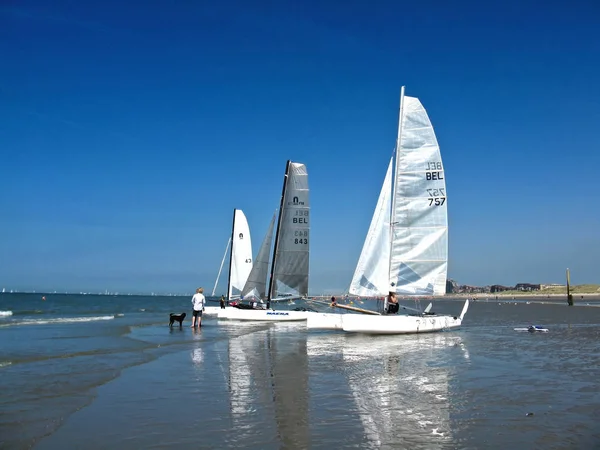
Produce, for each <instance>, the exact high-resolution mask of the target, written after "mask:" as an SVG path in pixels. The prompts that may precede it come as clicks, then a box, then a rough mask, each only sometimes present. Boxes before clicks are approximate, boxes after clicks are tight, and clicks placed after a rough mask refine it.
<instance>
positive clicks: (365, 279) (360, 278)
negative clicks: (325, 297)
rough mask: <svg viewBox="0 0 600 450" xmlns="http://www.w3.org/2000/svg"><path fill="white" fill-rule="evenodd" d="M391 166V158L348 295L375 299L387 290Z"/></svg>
mask: <svg viewBox="0 0 600 450" xmlns="http://www.w3.org/2000/svg"><path fill="white" fill-rule="evenodd" d="M392 165H393V158H392V159H390V164H389V166H388V170H387V173H386V175H385V180H384V182H383V186H382V187H381V192H380V193H379V199H378V200H377V206H376V207H375V213H374V214H373V219H372V220H371V225H370V227H369V232H368V233H367V238H366V239H365V243H364V245H363V249H362V252H361V254H360V258H359V259H358V264H357V266H356V270H355V271H354V276H353V277H352V282H351V283H350V289H349V292H350V294H352V295H360V296H365V297H375V296H378V295H382V294H387V292H388V290H389V286H388V285H389V261H390V217H391V206H392Z"/></svg>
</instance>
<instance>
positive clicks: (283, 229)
mask: <svg viewBox="0 0 600 450" xmlns="http://www.w3.org/2000/svg"><path fill="white" fill-rule="evenodd" d="M308 194H309V190H308V172H307V171H306V166H305V165H304V164H302V163H296V162H292V161H288V162H287V164H286V169H285V176H284V179H283V190H282V193H281V204H280V208H279V216H278V220H277V229H276V232H275V244H274V247H273V257H272V260H271V270H270V272H269V283H268V284H269V287H268V290H267V292H266V308H265V309H240V308H226V309H222V310H220V311H219V314H218V317H219V319H234V320H259V321H263V320H267V321H296V320H306V316H307V314H308V312H307V311H289V310H277V311H275V310H274V309H272V308H271V302H275V301H278V300H280V299H286V300H287V299H289V298H293V297H303V296H306V295H308V263H309V229H310V226H309V211H310V205H309V195H308ZM265 242H267V243H265ZM265 242H263V245H262V246H261V252H263V255H262V256H261V255H259V258H260V259H261V261H260V264H261V265H260V266H259V267H258V268H257V269H256V271H255V273H254V274H252V276H251V277H250V280H251V284H250V285H248V286H247V289H248V290H246V288H245V289H244V290H243V292H250V291H251V290H256V292H258V295H260V290H261V286H262V284H261V283H262V280H263V279H262V276H263V275H262V274H263V273H264V269H265V267H268V262H267V265H266V266H265V265H264V253H265V252H266V254H268V248H269V247H270V237H269V232H267V236H266V237H265ZM265 248H266V249H267V250H264V249H265ZM259 253H260V252H259ZM265 287H266V278H265Z"/></svg>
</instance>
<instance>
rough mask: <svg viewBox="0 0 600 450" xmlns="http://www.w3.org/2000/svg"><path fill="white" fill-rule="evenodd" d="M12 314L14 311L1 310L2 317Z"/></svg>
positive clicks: (0, 315)
mask: <svg viewBox="0 0 600 450" xmlns="http://www.w3.org/2000/svg"><path fill="white" fill-rule="evenodd" d="M8 316H12V311H0V317H8Z"/></svg>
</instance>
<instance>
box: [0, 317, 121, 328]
mask: <svg viewBox="0 0 600 450" xmlns="http://www.w3.org/2000/svg"><path fill="white" fill-rule="evenodd" d="M114 318H115V316H94V317H57V318H55V319H28V320H23V321H20V322H12V323H11V324H10V325H11V326H15V325H48V324H57V323H79V322H95V321H98V320H112V319H114ZM7 325H9V324H7ZM7 325H5V326H7Z"/></svg>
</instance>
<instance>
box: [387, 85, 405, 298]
mask: <svg viewBox="0 0 600 450" xmlns="http://www.w3.org/2000/svg"><path fill="white" fill-rule="evenodd" d="M403 116H404V86H402V88H400V111H399V113H398V136H397V137H396V152H395V153H396V161H395V164H394V174H393V176H392V184H393V187H392V211H391V215H390V260H389V262H388V279H390V278H391V274H392V242H393V241H394V226H395V225H396V184H397V183H396V178H397V177H398V162H399V160H400V158H398V153H399V152H400V146H401V145H402V117H403ZM388 283H389V282H388ZM390 290H391V286H390Z"/></svg>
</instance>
